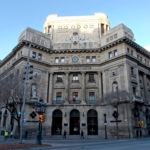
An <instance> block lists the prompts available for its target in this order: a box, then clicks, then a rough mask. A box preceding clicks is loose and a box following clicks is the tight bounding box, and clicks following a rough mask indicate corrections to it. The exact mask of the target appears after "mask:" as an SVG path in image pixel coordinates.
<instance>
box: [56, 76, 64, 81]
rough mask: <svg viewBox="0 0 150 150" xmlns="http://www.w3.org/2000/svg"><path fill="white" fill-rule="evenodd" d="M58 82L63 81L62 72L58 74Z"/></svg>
mask: <svg viewBox="0 0 150 150" xmlns="http://www.w3.org/2000/svg"><path fill="white" fill-rule="evenodd" d="M56 82H63V76H62V75H61V74H58V75H57V79H56Z"/></svg>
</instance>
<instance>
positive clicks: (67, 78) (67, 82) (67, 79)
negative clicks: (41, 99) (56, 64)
mask: <svg viewBox="0 0 150 150" xmlns="http://www.w3.org/2000/svg"><path fill="white" fill-rule="evenodd" d="M65 74H66V78H65V79H66V80H65V81H64V82H65V96H64V98H65V99H64V100H65V104H68V103H69V72H65Z"/></svg>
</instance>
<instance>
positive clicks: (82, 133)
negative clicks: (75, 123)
mask: <svg viewBox="0 0 150 150" xmlns="http://www.w3.org/2000/svg"><path fill="white" fill-rule="evenodd" d="M81 139H84V132H83V131H81Z"/></svg>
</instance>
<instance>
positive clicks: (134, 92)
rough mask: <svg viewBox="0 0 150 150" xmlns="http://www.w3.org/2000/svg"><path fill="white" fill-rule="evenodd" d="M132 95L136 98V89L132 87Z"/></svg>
mask: <svg viewBox="0 0 150 150" xmlns="http://www.w3.org/2000/svg"><path fill="white" fill-rule="evenodd" d="M132 90H133V95H134V96H136V87H132Z"/></svg>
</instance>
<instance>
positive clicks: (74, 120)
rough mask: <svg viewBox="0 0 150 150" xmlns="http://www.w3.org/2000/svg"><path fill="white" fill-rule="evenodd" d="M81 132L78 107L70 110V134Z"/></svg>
mask: <svg viewBox="0 0 150 150" xmlns="http://www.w3.org/2000/svg"><path fill="white" fill-rule="evenodd" d="M79 134H80V112H79V111H78V110H76V109H74V110H72V111H71V112H70V135H79Z"/></svg>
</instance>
